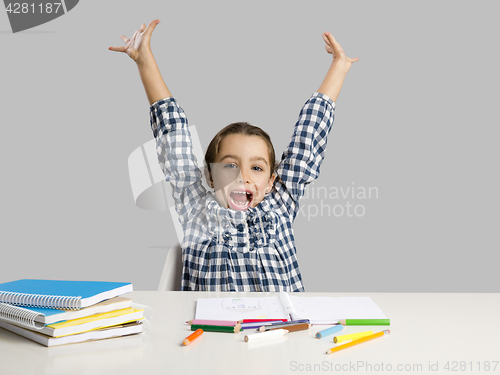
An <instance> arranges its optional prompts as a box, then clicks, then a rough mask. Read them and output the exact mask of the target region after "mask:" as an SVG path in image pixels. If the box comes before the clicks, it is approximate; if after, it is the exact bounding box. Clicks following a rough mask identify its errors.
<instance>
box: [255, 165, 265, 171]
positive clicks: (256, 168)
mask: <svg viewBox="0 0 500 375" xmlns="http://www.w3.org/2000/svg"><path fill="white" fill-rule="evenodd" d="M253 169H255V170H256V171H263V169H262V168H261V167H259V166H255V167H253Z"/></svg>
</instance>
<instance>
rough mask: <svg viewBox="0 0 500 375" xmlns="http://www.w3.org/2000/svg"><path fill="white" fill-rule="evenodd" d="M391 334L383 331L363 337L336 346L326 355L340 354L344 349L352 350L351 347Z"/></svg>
mask: <svg viewBox="0 0 500 375" xmlns="http://www.w3.org/2000/svg"><path fill="white" fill-rule="evenodd" d="M389 333H391V331H389V330H388V329H387V330H385V331H381V332H378V333H375V334H374V335H370V336H365V337H362V338H360V339H357V340H354V341H351V342H348V343H347V344H342V345H339V346H336V347H335V348H331V349H328V350H327V351H326V354H331V353H335V352H338V351H340V350H342V349H347V348H350V347H351V346H354V345H358V344H361V343H364V342H367V341H370V340H373V339H376V338H378V337H382V336H384V335H388V334H389Z"/></svg>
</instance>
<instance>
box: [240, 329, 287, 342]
mask: <svg viewBox="0 0 500 375" xmlns="http://www.w3.org/2000/svg"><path fill="white" fill-rule="evenodd" d="M287 333H288V330H286V329H275V330H273V331H267V332H261V333H254V334H251V335H246V336H245V341H246V342H253V341H263V340H270V339H273V338H278V337H281V336H284V335H286V334H287Z"/></svg>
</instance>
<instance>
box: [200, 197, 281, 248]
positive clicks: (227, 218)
mask: <svg viewBox="0 0 500 375" xmlns="http://www.w3.org/2000/svg"><path fill="white" fill-rule="evenodd" d="M206 208H207V212H206V217H207V227H208V233H209V235H210V236H212V238H213V240H214V241H217V242H219V243H221V242H224V243H225V244H226V245H230V246H237V247H238V249H240V248H241V251H243V248H248V247H249V249H250V250H252V249H253V248H254V247H255V246H262V245H269V244H270V243H272V242H274V237H275V234H276V225H277V217H276V214H275V213H274V212H273V210H272V208H271V204H270V202H269V197H266V198H264V200H263V201H262V202H260V203H259V204H258V205H257V206H256V207H253V208H249V209H248V210H245V211H236V210H231V209H228V208H224V207H221V206H220V205H219V203H217V201H216V200H215V198H214V196H213V194H209V195H208V196H207V206H206Z"/></svg>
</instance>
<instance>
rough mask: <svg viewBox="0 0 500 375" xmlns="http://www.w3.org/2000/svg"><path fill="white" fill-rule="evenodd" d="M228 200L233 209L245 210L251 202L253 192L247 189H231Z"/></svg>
mask: <svg viewBox="0 0 500 375" xmlns="http://www.w3.org/2000/svg"><path fill="white" fill-rule="evenodd" d="M228 200H229V206H230V208H232V209H233V210H246V209H247V208H248V207H250V206H251V204H252V201H253V194H252V193H251V192H250V191H248V190H233V191H232V192H231V193H230V194H229V199H228Z"/></svg>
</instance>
